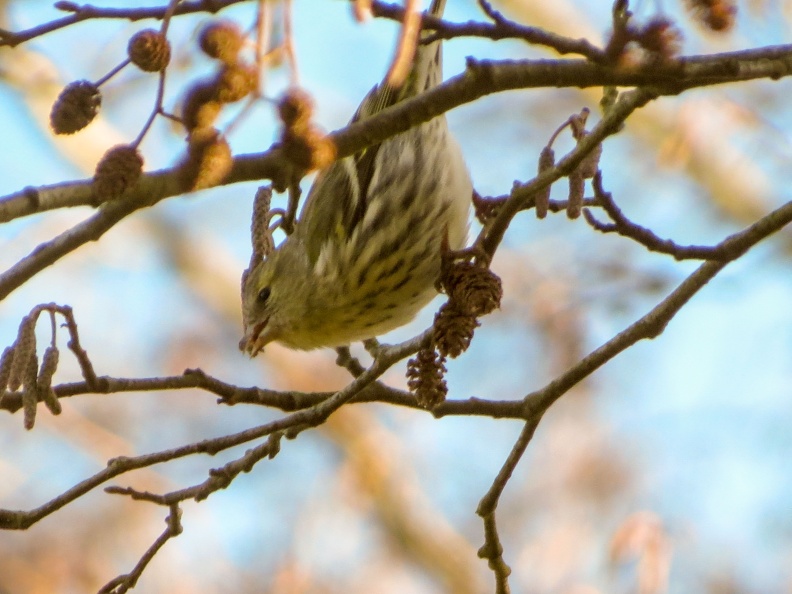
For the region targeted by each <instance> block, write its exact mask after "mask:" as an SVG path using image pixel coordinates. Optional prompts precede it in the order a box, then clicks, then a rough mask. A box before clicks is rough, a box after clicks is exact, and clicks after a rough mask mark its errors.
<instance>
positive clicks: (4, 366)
mask: <svg viewBox="0 0 792 594" xmlns="http://www.w3.org/2000/svg"><path fill="white" fill-rule="evenodd" d="M13 364H14V347H13V346H10V347H6V348H5V349H3V354H2V355H0V398H2V395H3V392H5V390H6V387H8V380H9V378H10V377H11V366H12V365H13Z"/></svg>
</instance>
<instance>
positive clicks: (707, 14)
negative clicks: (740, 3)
mask: <svg viewBox="0 0 792 594" xmlns="http://www.w3.org/2000/svg"><path fill="white" fill-rule="evenodd" d="M685 4H686V6H687V9H688V11H690V13H691V14H692V15H693V17H694V18H695V19H696V20H697V21H698V22H699V23H700V24H701V25H703V26H705V27H707V28H708V29H710V30H711V31H716V32H719V33H720V32H724V31H729V30H731V29H732V28H733V27H734V22H735V20H736V17H737V5H736V3H735V2H734V0H687V1H686V2H685Z"/></svg>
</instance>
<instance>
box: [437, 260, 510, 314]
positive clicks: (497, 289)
mask: <svg viewBox="0 0 792 594" xmlns="http://www.w3.org/2000/svg"><path fill="white" fill-rule="evenodd" d="M443 286H444V287H445V288H446V291H447V292H448V297H449V301H451V302H453V303H454V307H456V308H458V309H459V310H460V311H464V312H466V313H468V314H470V315H472V316H475V317H479V316H484V315H487V314H488V313H490V312H492V311H493V310H495V309H497V308H499V307H500V302H501V298H502V297H503V286H502V284H501V279H500V277H499V276H498V275H497V274H495V273H494V272H492V271H491V270H490V269H489V268H485V267H483V266H479V265H477V264H473V263H471V262H455V263H454V264H452V265H451V266H449V267H447V268H446V270H445V271H444V273H443Z"/></svg>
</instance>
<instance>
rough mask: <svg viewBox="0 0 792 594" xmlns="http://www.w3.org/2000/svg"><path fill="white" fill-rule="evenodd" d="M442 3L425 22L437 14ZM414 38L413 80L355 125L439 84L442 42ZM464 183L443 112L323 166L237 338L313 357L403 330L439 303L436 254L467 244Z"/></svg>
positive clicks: (258, 276)
mask: <svg viewBox="0 0 792 594" xmlns="http://www.w3.org/2000/svg"><path fill="white" fill-rule="evenodd" d="M444 7H445V0H433V1H432V3H431V6H430V9H429V14H431V15H434V16H438V17H440V16H442V13H443V9H444ZM427 35H428V34H427V33H426V32H425V31H422V32H421V33H420V40H419V43H418V45H417V47H416V50H415V56H414V58H413V61H412V65H411V68H410V71H409V74H408V75H407V77H406V78H405V80H404V82H403V83H402V84H401V85H399V86H396V85H394V84H391V83H389V82H388V79H387V77H386V78H385V79H384V80H383V81H382V82H381V83H380V84H378V85H376V86H375V87H374V88H373V89H372V90H371V91H370V92H369V93H368V94H367V95H366V97H365V98H364V99H363V101H362V102H361V104H360V106H359V107H358V109H357V111H356V112H355V114H354V116H353V117H352V120H351V121H352V122H357V121H362V120H365V119H366V118H370V117H371V116H373V115H375V114H377V113H379V112H380V111H382V110H384V109H386V108H388V107H390V106H392V105H395V104H396V103H398V102H400V101H404V100H406V99H409V98H411V97H414V96H416V95H418V94H420V93H422V92H424V91H426V90H429V89H431V88H433V87H435V86H437V85H438V84H440V82H441V79H442V47H441V41H440V40H434V41H431V40H430V42H428V43H422V42H421V41H422V40H424V39H426V37H427ZM472 195H473V188H472V182H471V179H470V174H469V172H468V169H467V166H466V164H465V160H464V157H463V155H462V152H461V149H460V147H459V145H458V144H457V142H456V140H455V139H454V138H453V137H452V136H451V134H450V132H449V130H448V125H447V122H446V119H445V116H444V115H440V116H438V117H436V118H434V119H432V120H430V121H428V122H425V123H422V124H420V125H418V126H415V127H413V128H411V129H409V130H407V131H406V132H402V133H400V134H397V135H395V136H393V137H391V138H388V139H386V140H383V141H382V142H380V143H379V144H376V145H374V146H370V147H368V148H366V149H364V150H362V151H360V152H358V153H356V154H354V155H352V156H348V157H345V158H342V159H339V160H337V161H334V162H333V163H332V164H330V165H329V166H327V167H326V168H325V169H323V170H322V171H320V172H319V174H318V175H317V177H316V179H315V181H314V183H313V185H312V187H311V189H310V191H309V193H308V196H307V198H306V201H305V204H304V206H303V208H302V210H301V212H300V215H299V217H298V218H297V221H296V223H295V226H294V231H293V233H292V234H291V235H289V236H288V237H287V238H286V239H285V240H284V241H283V242H282V243H281V244H280V245H279V246H278V247H277V248H276V249H275V250H274V251H273V252H272V253H270V254H269V255H267V256H266V257H265V258H264V259H262V260H261V261H259V262H257V263H255V264H254V265H253V266H251V268H250V269H249V271H248V274H247V275H246V277H245V280H244V282H243V291H242V313H243V325H244V337H243V339H242V341H241V342H240V348H241V349H242V350H243V351H245V352H247V353H248V354H249V355H250V356H251V357H253V356H255V355H257V354H258V353H259V352H260V351H261V350H262V349H263V348H264V346H265V345H267V344H269V343H271V342H278V343H280V344H282V345H284V346H286V347H288V348H292V349H298V350H313V349H317V348H322V347H337V346H344V345H349V344H351V343H352V342H356V341H361V340H366V339H370V338H374V337H376V336H379V335H381V334H384V333H386V332H389V331H390V330H393V329H395V328H398V327H400V326H403V325H405V324H407V323H408V322H410V321H411V320H412V319H413V318H414V317H415V316H416V314H417V313H418V312H419V311H420V310H421V309H422V308H423V307H425V306H426V305H427V304H428V303H429V301H431V300H432V299H433V298H434V297H435V296H436V295H437V288H436V286H437V281H438V279H439V276H440V271H441V263H442V258H443V254H444V253H445V252H446V251H449V250H459V249H461V248H463V247H464V245H465V243H466V241H467V234H468V219H469V213H470V204H471V197H472Z"/></svg>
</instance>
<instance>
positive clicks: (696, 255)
mask: <svg viewBox="0 0 792 594" xmlns="http://www.w3.org/2000/svg"><path fill="white" fill-rule="evenodd" d="M592 185H593V186H594V194H595V196H596V198H595V205H596V206H601V207H602V208H603V210H605V212H606V213H608V216H609V217H610V218H611V220H612V221H613V223H603V222H602V221H599V220H598V219H597V218H595V217H594V214H593V213H592V212H591V210H589V209H588V208H587V209H585V210H584V211H583V216H584V218H585V219H586V222H587V223H588V224H589V225H591V226H592V227H593V228H594V229H596V230H597V231H600V232H601V233H618V234H619V235H622V236H624V237H629V238H630V239H632V240H634V241H636V242H638V243H640V244H641V245H642V246H644V247H645V248H646V249H648V250H649V251H651V252H658V253H661V254H669V255H671V256H673V257H674V259H676V260H733V259H734V258H736V257H738V256H739V255H740V254H741V253H742V252H740V251H739V250H740V248H739V247H737V248H735V247H734V246H733V245H732V244H729V243H721V244H719V245H717V246H706V245H680V244H678V243H676V242H674V241H672V240H670V239H663V238H661V237H659V236H658V235H657V234H656V233H654V232H653V231H652V230H651V229H648V228H646V227H642V226H641V225H638V224H637V223H634V222H632V221H631V220H630V219H628V218H627V217H626V216H625V215H624V213H623V212H622V211H621V209H620V208H619V207H618V206H617V205H616V202H614V200H613V196H612V195H611V194H610V193H609V192H606V191H605V190H604V188H603V187H602V174H601V173H599V172H597V174H596V175H595V176H594V179H593V184H592ZM735 249H737V250H738V251H737V252H736V253H732V251H733V250H735Z"/></svg>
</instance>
